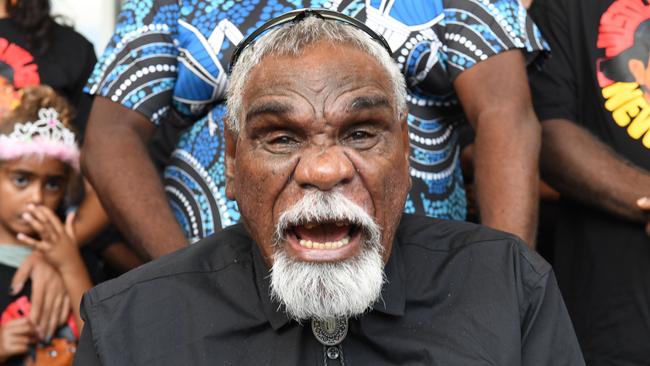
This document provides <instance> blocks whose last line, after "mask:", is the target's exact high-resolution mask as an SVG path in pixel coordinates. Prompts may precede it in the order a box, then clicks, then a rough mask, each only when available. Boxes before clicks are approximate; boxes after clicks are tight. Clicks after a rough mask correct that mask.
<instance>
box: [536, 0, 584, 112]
mask: <svg viewBox="0 0 650 366" xmlns="http://www.w3.org/2000/svg"><path fill="white" fill-rule="evenodd" d="M530 14H531V16H532V17H533V19H534V20H535V23H537V26H538V27H539V28H540V29H541V31H542V34H543V35H544V38H545V39H546V41H547V42H548V43H549V45H550V47H551V57H550V58H548V59H547V60H546V61H545V62H544V65H543V68H542V70H539V71H537V72H533V73H532V74H531V75H530V88H531V92H532V96H533V104H534V106H535V112H537V116H538V117H539V120H540V121H544V120H547V119H553V118H563V119H568V120H570V121H576V120H577V109H576V105H577V100H576V99H577V92H576V79H575V75H576V73H575V70H574V69H573V68H574V66H573V64H572V63H571V62H570V60H572V59H573V55H572V52H574V51H575V50H574V49H573V47H572V45H571V38H570V31H569V29H570V28H569V27H570V23H569V20H568V19H567V16H566V14H567V9H566V7H565V6H564V2H563V1H559V0H535V1H534V2H533V6H532V8H531V10H530Z"/></svg>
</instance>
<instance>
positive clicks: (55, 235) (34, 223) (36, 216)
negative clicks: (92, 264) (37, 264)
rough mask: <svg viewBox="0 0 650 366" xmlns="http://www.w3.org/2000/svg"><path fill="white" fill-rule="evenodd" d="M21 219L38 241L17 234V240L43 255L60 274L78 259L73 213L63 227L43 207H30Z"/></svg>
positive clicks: (50, 212) (53, 214) (59, 221)
mask: <svg viewBox="0 0 650 366" xmlns="http://www.w3.org/2000/svg"><path fill="white" fill-rule="evenodd" d="M27 209H28V211H27V212H25V213H24V214H23V219H24V220H25V221H27V223H28V224H29V225H30V226H31V227H32V228H33V229H34V231H35V232H36V234H37V235H38V239H36V238H32V237H29V236H27V235H25V234H22V233H20V234H18V236H17V239H18V240H20V241H21V242H23V243H25V244H27V245H29V246H31V247H33V248H34V249H37V250H39V251H41V252H43V254H44V255H45V257H46V258H47V260H48V261H49V262H50V263H52V265H54V266H55V267H56V268H57V269H58V270H59V271H60V272H65V270H66V268H67V267H68V266H69V265H70V264H71V263H70V262H71V259H72V258H77V257H79V249H78V247H77V241H76V240H75V236H74V229H73V222H74V216H75V214H74V213H70V214H68V216H67V217H66V219H65V225H64V224H63V223H62V222H61V220H59V218H58V217H57V216H56V214H55V213H54V212H53V211H52V210H50V209H49V208H47V207H45V206H36V205H31V206H29V207H28V208H27Z"/></svg>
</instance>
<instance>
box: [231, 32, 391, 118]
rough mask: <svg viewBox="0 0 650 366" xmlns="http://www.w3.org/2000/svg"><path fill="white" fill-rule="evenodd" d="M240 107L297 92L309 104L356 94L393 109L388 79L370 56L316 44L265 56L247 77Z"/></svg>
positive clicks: (330, 43) (347, 47) (326, 43)
mask: <svg viewBox="0 0 650 366" xmlns="http://www.w3.org/2000/svg"><path fill="white" fill-rule="evenodd" d="M242 91H243V95H242V96H243V104H244V105H250V104H251V103H252V102H254V101H255V100H256V99H257V98H261V97H265V96H269V95H285V96H286V95H288V94H291V93H292V92H298V93H300V94H302V95H303V96H305V97H308V98H311V99H312V100H318V99H320V98H331V97H337V96H338V95H341V94H345V93H349V92H353V91H358V94H368V95H371V96H376V97H379V96H383V97H384V98H385V99H387V100H389V102H390V104H391V107H392V106H393V105H394V99H395V98H394V96H393V90H392V84H391V79H390V75H389V74H388V72H387V71H386V70H385V69H384V68H383V67H382V65H381V64H380V63H379V62H378V61H377V60H376V59H374V58H373V56H371V55H370V54H368V53H366V52H365V51H363V50H360V49H358V48H356V47H354V46H353V45H350V44H346V43H339V42H334V41H320V42H317V43H315V44H313V45H310V46H307V47H305V48H304V49H302V50H301V52H300V53H298V54H293V53H289V54H287V53H283V54H267V55H265V56H264V57H263V58H262V59H261V60H260V62H259V63H258V64H257V65H255V67H253V68H252V69H251V71H250V73H249V74H248V77H247V81H246V83H245V84H244V88H243V90H242Z"/></svg>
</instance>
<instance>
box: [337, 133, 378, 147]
mask: <svg viewBox="0 0 650 366" xmlns="http://www.w3.org/2000/svg"><path fill="white" fill-rule="evenodd" d="M343 140H344V143H345V144H346V145H349V146H351V147H354V148H356V149H369V148H371V147H373V146H374V145H375V144H376V143H377V134H375V133H373V132H371V131H367V130H353V131H350V132H349V133H347V134H346V135H345V138H344V139H343Z"/></svg>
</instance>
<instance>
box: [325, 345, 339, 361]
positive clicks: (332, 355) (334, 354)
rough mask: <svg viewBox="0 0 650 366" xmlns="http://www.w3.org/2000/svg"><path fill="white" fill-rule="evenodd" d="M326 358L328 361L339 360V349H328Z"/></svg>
mask: <svg viewBox="0 0 650 366" xmlns="http://www.w3.org/2000/svg"><path fill="white" fill-rule="evenodd" d="M327 357H328V358H329V359H330V360H336V359H337V358H339V349H338V347H329V348H328V349H327Z"/></svg>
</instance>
